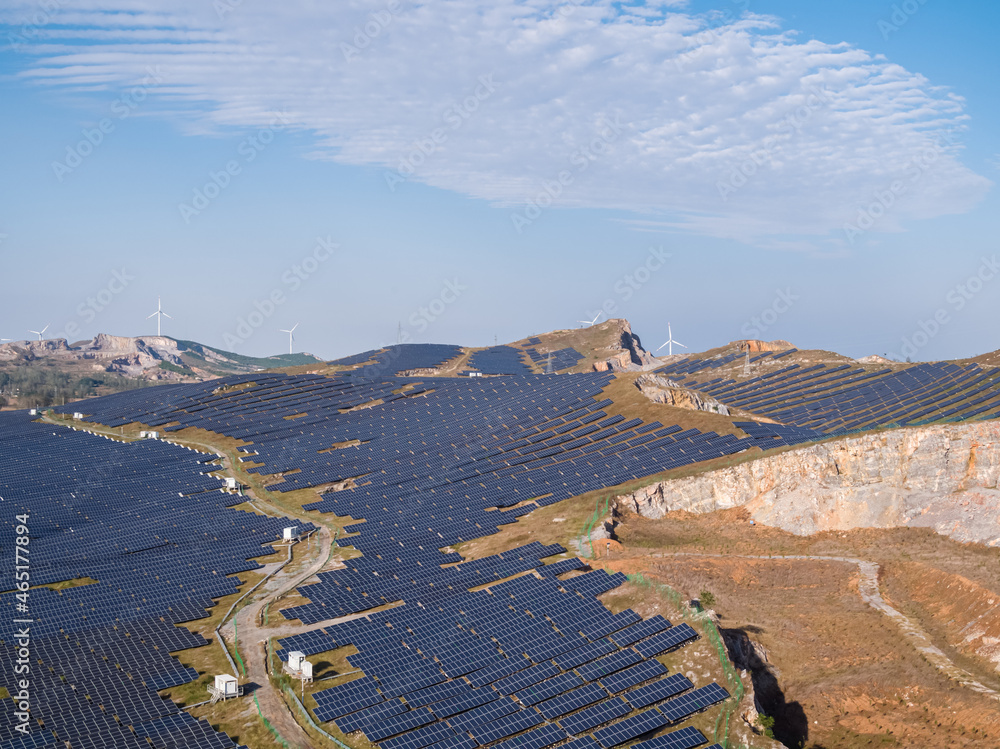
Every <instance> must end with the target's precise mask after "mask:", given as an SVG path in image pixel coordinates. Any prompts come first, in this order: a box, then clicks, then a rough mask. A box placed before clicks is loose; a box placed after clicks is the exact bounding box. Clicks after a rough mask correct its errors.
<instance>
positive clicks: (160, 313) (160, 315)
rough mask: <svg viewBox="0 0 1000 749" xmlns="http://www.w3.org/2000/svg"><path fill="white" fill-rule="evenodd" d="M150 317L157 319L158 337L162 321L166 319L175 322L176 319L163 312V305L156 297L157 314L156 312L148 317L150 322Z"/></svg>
mask: <svg viewBox="0 0 1000 749" xmlns="http://www.w3.org/2000/svg"><path fill="white" fill-rule="evenodd" d="M150 317H155V318H156V335H157V336H159V335H160V319H161V318H164V317H165V318H167V319H168V320H173V319H174V318H172V317H171V316H170V315H168V314H167V313H166V312H164V311H163V305H162V304H161V302H160V297H156V312H154V313H153V314H151V315H148V316H147V317H146V319H147V320H148V319H149V318H150Z"/></svg>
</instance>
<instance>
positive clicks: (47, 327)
mask: <svg viewBox="0 0 1000 749" xmlns="http://www.w3.org/2000/svg"><path fill="white" fill-rule="evenodd" d="M48 329H49V326H48V325H46V326H45V327H44V328H42V333H44V332H45V331H46V330H48ZM39 335H41V334H39Z"/></svg>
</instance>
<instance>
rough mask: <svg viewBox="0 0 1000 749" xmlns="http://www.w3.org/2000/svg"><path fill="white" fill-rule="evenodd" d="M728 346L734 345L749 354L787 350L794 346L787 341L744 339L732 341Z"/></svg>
mask: <svg viewBox="0 0 1000 749" xmlns="http://www.w3.org/2000/svg"><path fill="white" fill-rule="evenodd" d="M729 345H730V346H736V347H737V348H738V349H739V350H740V351H749V352H750V353H751V354H762V353H764V352H765V351H788V350H789V349H793V348H795V346H793V345H792V344H791V343H789V342H788V341H782V340H780V339H779V340H777V341H758V340H754V339H746V340H743V341H733V342H732V343H730V344H729Z"/></svg>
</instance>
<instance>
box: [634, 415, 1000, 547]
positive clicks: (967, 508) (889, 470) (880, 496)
mask: <svg viewBox="0 0 1000 749" xmlns="http://www.w3.org/2000/svg"><path fill="white" fill-rule="evenodd" d="M998 479H1000V422H998V421H989V422H979V423H974V424H959V425H950V426H937V427H922V428H912V429H898V430H893V431H890V432H882V433H878V434H869V435H864V436H861V437H853V438H850V439H843V440H837V441H835V442H829V443H824V444H820V445H813V446H811V447H805V448H801V449H798V450H793V451H789V452H786V453H781V454H778V455H772V456H769V457H765V458H760V459H758V460H752V461H748V462H746V463H743V464H741V465H737V466H733V467H731V468H723V469H720V470H717V471H712V472H709V473H705V474H702V475H700V476H694V477H691V478H683V479H676V480H674V481H667V482H660V483H657V484H652V485H650V486H647V487H644V488H642V489H639V490H637V491H635V492H632V493H630V494H626V495H623V496H620V497H618V498H617V507H618V510H619V511H629V512H637V513H639V514H641V515H644V516H646V517H651V518H659V517H662V516H663V515H664V514H665V513H667V512H669V511H672V510H686V511H689V512H712V511H715V510H723V509H729V508H733V507H741V506H745V507H746V508H747V509H748V510H749V511H750V514H751V517H752V518H753V519H754V520H755V521H757V522H760V523H764V524H765V525H771V526H775V527H778V528H782V529H784V530H786V531H789V532H791V533H796V534H800V535H808V534H811V533H816V532H820V531H833V530H848V529H851V528H892V527H898V526H911V527H929V528H933V529H935V530H936V531H937V532H938V533H942V534H944V535H947V536H950V537H952V538H954V539H955V540H957V541H962V542H970V541H975V542H979V543H985V544H989V545H992V546H996V545H1000V489H998V486H997V483H998Z"/></svg>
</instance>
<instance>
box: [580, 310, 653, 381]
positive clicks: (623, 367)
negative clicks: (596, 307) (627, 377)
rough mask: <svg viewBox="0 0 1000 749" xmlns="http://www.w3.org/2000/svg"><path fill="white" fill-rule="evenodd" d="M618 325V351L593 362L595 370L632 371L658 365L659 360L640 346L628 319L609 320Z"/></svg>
mask: <svg viewBox="0 0 1000 749" xmlns="http://www.w3.org/2000/svg"><path fill="white" fill-rule="evenodd" d="M609 322H612V323H616V324H617V325H618V330H617V348H618V352H617V353H614V354H612V355H611V356H608V357H606V358H605V359H603V360H601V361H597V362H594V371H596V372H608V371H611V372H634V371H637V370H641V369H646V368H651V367H655V366H659V362H658V361H657V360H656V359H655V358H654V357H653V355H652V354H651V353H649V352H648V351H646V350H645V349H644V348H643V347H642V341H640V340H639V336H637V335H636V334H635V333H633V332H632V326H631V325H630V324H629V321H628V320H611V321H609Z"/></svg>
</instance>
